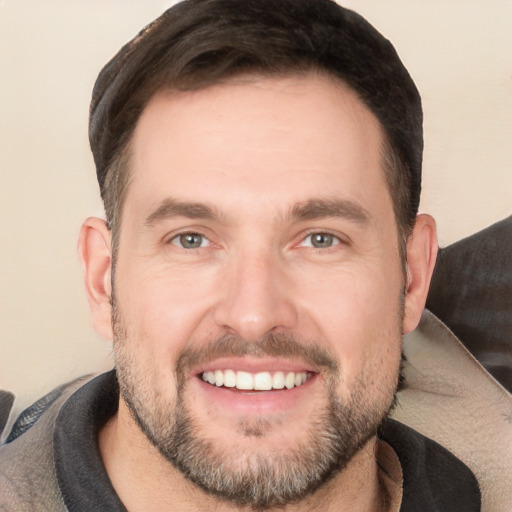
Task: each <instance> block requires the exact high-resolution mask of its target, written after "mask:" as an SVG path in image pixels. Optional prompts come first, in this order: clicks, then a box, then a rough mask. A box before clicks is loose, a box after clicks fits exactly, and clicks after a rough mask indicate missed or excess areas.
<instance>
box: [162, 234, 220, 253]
mask: <svg viewBox="0 0 512 512" xmlns="http://www.w3.org/2000/svg"><path fill="white" fill-rule="evenodd" d="M187 236H190V237H192V236H196V237H201V239H202V240H201V245H199V246H198V247H183V245H182V244H180V245H178V243H174V242H175V241H179V240H183V238H184V237H187ZM204 241H208V242H209V244H208V245H211V243H212V242H211V240H210V239H209V238H208V237H207V236H206V235H203V234H202V233H200V232H197V231H186V232H184V233H178V234H177V235H174V236H173V237H172V238H171V239H170V240H169V242H168V243H169V244H171V245H174V246H176V247H180V248H181V249H185V250H192V249H202V248H204V247H205V246H203V245H202V243H203V242H204Z"/></svg>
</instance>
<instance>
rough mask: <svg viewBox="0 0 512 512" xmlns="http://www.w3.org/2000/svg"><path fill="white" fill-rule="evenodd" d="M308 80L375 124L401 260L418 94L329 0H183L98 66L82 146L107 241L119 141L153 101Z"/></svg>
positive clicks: (418, 124) (117, 188) (415, 164)
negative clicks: (237, 84) (333, 85)
mask: <svg viewBox="0 0 512 512" xmlns="http://www.w3.org/2000/svg"><path fill="white" fill-rule="evenodd" d="M308 72H317V73H322V74H325V75H327V76H331V77H333V78H334V79H339V80H342V81H343V82H345V83H346V84H348V85H349V86H350V87H351V88H352V89H353V90H354V91H355V92H356V93H357V94H358V95H359V97H360V98H361V100H362V101H363V102H364V103H365V104H366V105H367V106H368V107H369V108H370V110H371V111H372V112H373V113H374V114H375V115H376V117H377V118H378V119H379V121H380V123H381V125H382V126H383V128H384V132H385V137H386V141H385V147H384V148H383V167H384V171H385V174H386V179H387V184H388V187H389V191H390V195H391V198H392V200H393V205H394V209H395V215H396V221H397V225H398V231H399V235H400V241H401V251H402V252H403V251H404V244H405V240H406V239H407V237H408V236H409V234H410V232H411V229H412V227H413V225H414V221H415V218H416V214H417V210H418V204H419V196H420V189H421V163H422V152H423V130H422V109H421V100H420V96H419V93H418V91H417V89H416V87H415V85H414V83H413V81H412V79H411V77H410V76H409V73H408V72H407V70H406V69H405V67H404V66H403V64H402V62H401V61H400V59H399V57H398V55H397V54H396V52H395V50H394V48H393V46H392V45H391V43H390V42H389V41H388V40H387V39H385V38H384V37H383V36H382V35H381V34H380V33H379V32H378V31H377V30H375V29H374V28H373V27H372V26H371V25H370V24H369V23H368V22H367V21H366V20H364V19H363V18H362V17H361V16H359V15H358V14H356V13H354V12H353V11H350V10H348V9H344V8H343V7H341V6H339V5H337V4H336V3H335V2H334V1H332V0H185V1H183V2H180V3H178V4H176V5H175V6H173V7H171V8H170V9H169V10H167V11H166V12H165V13H164V14H163V15H162V16H160V17H159V18H158V19H157V20H155V21H154V22H153V23H151V24H150V25H149V26H148V27H146V28H145V29H144V30H142V31H141V32H140V33H139V34H138V35H137V36H136V37H135V38H134V39H133V40H132V41H130V42H129V43H127V44H126V45H125V46H124V47H123V48H122V49H121V50H120V51H119V52H118V53H117V55H115V56H114V58H113V59H112V60H111V61H110V62H109V63H108V64H107V65H106V66H105V67H104V68H103V70H102V71H101V73H100V75H99V77H98V79H97V81H96V84H95V87H94V91H93V99H92V102H91V110H90V128H89V138H90V143H91V149H92V152H93V155H94V159H95V163H96V171H97V176H98V182H99V184H100V190H101V196H102V198H103V201H104V204H105V210H106V215H107V220H108V223H109V226H110V228H111V229H112V230H113V233H114V243H115V242H116V240H117V236H118V235H117V230H118V228H119V224H120V219H121V214H122V207H123V202H124V197H125V194H126V191H127V189H128V185H129V179H130V171H129V163H130V162H129V142H130V139H131V136H132V133H133V130H134V128H135V126H136V124H137V121H138V118H139V116H140V114H141V112H142V110H143V109H144V107H145V106H146V104H147V102H148V101H149V99H150V98H151V97H152V96H153V94H155V93H156V92H157V91H158V90H160V89H162V88H174V89H178V90H190V89H199V88H202V87H207V86H209V85H213V84H218V83H220V82H222V81H224V80H227V79H229V78H232V77H233V76H236V75H240V74H247V73H253V74H258V75H263V76H286V75H290V74H301V73H308ZM402 256H403V254H402Z"/></svg>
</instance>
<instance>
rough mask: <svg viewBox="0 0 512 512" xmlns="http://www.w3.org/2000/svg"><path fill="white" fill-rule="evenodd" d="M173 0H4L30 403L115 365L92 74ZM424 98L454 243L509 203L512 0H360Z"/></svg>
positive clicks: (9, 235)
mask: <svg viewBox="0 0 512 512" xmlns="http://www.w3.org/2000/svg"><path fill="white" fill-rule="evenodd" d="M170 3H171V2H164V1H162V0H139V1H135V0H131V1H127V0H87V1H85V0H75V1H72V2H71V1H69V0H53V1H50V0H46V1H44V0H3V1H2V0H0V76H1V82H0V215H1V217H0V218H1V220H0V235H1V250H0V291H1V294H0V388H1V387H4V388H7V389H11V390H14V391H15V392H16V393H18V394H20V395H22V397H23V399H22V400H20V401H19V402H18V404H17V407H18V408H19V407H21V406H22V405H24V404H26V403H27V402H29V401H30V400H32V399H33V398H35V397H37V396H39V395H41V394H42V393H44V392H46V391H47V390H49V389H50V388H51V387H53V386H54V385H56V384H57V383H60V382H62V381H63V380H65V379H69V378H70V377H72V376H74V375H78V374H81V373H84V372H91V371H94V370H97V369H101V368H105V367H108V366H109V365H110V364H111V362H110V356H109V353H110V345H109V343H108V342H106V341H103V340H101V339H100V338H99V337H98V336H97V335H96V334H95V333H94V332H93V330H92V328H91V327H90V325H89V318H88V312H87V306H86V300H85V295H84V293H83V291H82V284H81V276H80V269H79V265H78V262H77V259H76V254H75V253H76V250H75V247H76V239H77V234H78V231H79V228H80V224H81V222H82V220H83V219H84V218H85V217H86V216H88V215H91V214H98V212H101V204H100V202H99V200H98V197H97V196H98V193H97V185H96V182H95V177H94V167H93V163H92V158H91V156H90V153H89V149H88V142H87V111H88V102H89V98H90V91H91V89H92V85H93V82H94V80H95V77H96V75H97V73H98V71H99V69H100V67H101V66H102V65H103V64H104V63H105V62H106V60H107V59H108V58H110V57H111V56H112V55H113V53H114V52H115V51H116V50H117V49H118V47H119V46H120V45H121V44H123V43H124V42H125V41H126V40H127V39H128V38H129V37H131V36H132V35H134V34H135V33H136V31H137V30H138V29H139V28H141V26H142V25H143V24H145V23H147V22H149V21H150V20H151V19H152V18H154V17H155V16H157V15H158V14H159V13H160V12H161V11H162V10H163V9H164V7H166V6H167V5H169V4H170ZM346 5H347V6H349V7H352V8H354V9H356V10H358V11H359V12H361V13H362V14H363V15H365V16H367V17H368V19H369V20H370V21H371V22H372V23H374V24H375V25H376V26H377V27H378V28H379V29H380V30H381V31H382V32H383V33H385V34H386V35H387V36H388V37H389V38H390V39H391V40H392V41H393V42H394V44H395V46H396V47H397V49H398V51H399V53H400V55H401V56H402V58H403V60H404V62H405V63H406V65H407V66H408V68H409V70H410V71H411V74H412V75H413V77H414V78H415V80H416V82H417V84H418V87H419V88H420V91H421V92H422V96H423V99H424V108H425V118H426V120H425V129H426V134H425V141H426V152H425V167H424V175H425V178H424V196H423V202H422V207H421V209H422V210H423V211H427V212H429V213H432V214H433V215H434V216H435V217H436V218H437V220H438V224H439V234H440V240H441V242H442V243H443V244H447V243H450V242H452V241H454V240H457V239H459V238H461V237H464V236H466V235H468V234H470V233H473V232H475V231H477V230H479V229H481V228H483V227H485V226H486V225H488V224H490V223H492V222H494V221H496V220H498V219H500V218H503V217H505V216H507V215H510V214H511V213H512V171H511V163H512V162H511V160H512V151H511V144H512V138H511V135H512V87H511V85H512V84H511V81H512V80H511V78H512V63H511V57H512V33H511V32H512V31H511V30H510V20H512V1H510V0H492V1H491V2H483V1H482V0H478V1H476V0H433V1H430V2H425V1H424V0H388V1H385V0H350V1H347V2H346Z"/></svg>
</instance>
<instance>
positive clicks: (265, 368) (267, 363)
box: [189, 357, 318, 377]
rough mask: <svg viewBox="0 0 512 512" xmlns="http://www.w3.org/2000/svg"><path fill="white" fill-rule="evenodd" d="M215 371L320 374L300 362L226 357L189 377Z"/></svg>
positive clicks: (206, 365) (205, 366)
mask: <svg viewBox="0 0 512 512" xmlns="http://www.w3.org/2000/svg"><path fill="white" fill-rule="evenodd" d="M215 370H223V371H224V370H233V371H243V372H249V373H259V372H271V373H272V372H277V371H283V372H295V373H298V372H308V373H318V370H317V369H316V368H313V367H312V366H311V365H307V364H305V363H302V362H300V361H290V360H288V359H280V358H256V357H225V358H219V359H215V360H214V361H211V362H208V363H206V364H203V365H201V366H200V367H197V368H194V369H193V370H192V371H191V372H190V374H189V377H194V376H201V374H202V373H203V372H211V371H215Z"/></svg>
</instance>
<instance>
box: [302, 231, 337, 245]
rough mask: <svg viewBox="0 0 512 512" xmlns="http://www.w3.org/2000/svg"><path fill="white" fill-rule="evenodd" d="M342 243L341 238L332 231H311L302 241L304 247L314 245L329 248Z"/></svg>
mask: <svg viewBox="0 0 512 512" xmlns="http://www.w3.org/2000/svg"><path fill="white" fill-rule="evenodd" d="M339 244H340V239H339V238H338V237H336V236H334V235H331V234H330V233H311V234H310V235H308V236H307V237H306V238H305V239H304V241H303V242H302V244H301V245H302V246H303V247H314V248H315V249H329V247H333V246H335V245H339Z"/></svg>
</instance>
